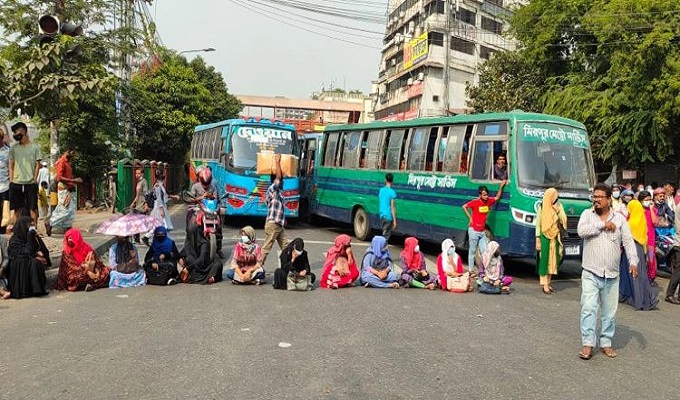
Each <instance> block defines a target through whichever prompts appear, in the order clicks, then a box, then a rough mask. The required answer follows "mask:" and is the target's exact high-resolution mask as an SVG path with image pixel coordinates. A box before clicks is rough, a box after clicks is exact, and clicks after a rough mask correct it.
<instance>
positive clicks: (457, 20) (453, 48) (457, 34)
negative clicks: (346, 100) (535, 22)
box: [373, 0, 522, 119]
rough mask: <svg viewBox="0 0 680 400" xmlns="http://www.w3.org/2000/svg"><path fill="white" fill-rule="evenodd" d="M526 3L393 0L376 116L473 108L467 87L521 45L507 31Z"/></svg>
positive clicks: (435, 113) (514, 0) (411, 115)
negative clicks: (489, 63)
mask: <svg viewBox="0 0 680 400" xmlns="http://www.w3.org/2000/svg"><path fill="white" fill-rule="evenodd" d="M521 2H522V1H521V0H390V2H389V6H388V7H389V8H388V17H387V27H386V30H385V38H384V40H383V43H384V46H383V49H382V57H381V61H380V67H379V68H380V71H379V74H378V80H377V81H375V82H374V88H373V91H374V94H377V96H375V97H376V99H375V107H374V110H375V111H374V112H375V119H410V118H415V117H419V116H420V117H427V116H439V115H450V114H459V113H464V112H467V111H468V108H467V106H466V95H465V87H466V84H467V82H472V83H476V82H477V81H478V73H477V68H478V66H479V64H480V63H481V62H483V61H485V60H488V59H489V58H491V57H492V56H493V53H495V52H497V51H500V50H514V49H515V44H514V41H512V40H511V39H508V38H506V37H505V36H504V35H503V32H504V31H505V30H506V27H507V26H506V25H507V19H508V17H509V16H510V15H511V9H512V8H513V7H515V6H516V5H517V4H520V3H521ZM447 47H448V48H447ZM447 67H448V68H447Z"/></svg>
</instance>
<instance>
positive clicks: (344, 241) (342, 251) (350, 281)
mask: <svg viewBox="0 0 680 400" xmlns="http://www.w3.org/2000/svg"><path fill="white" fill-rule="evenodd" d="M351 241H352V238H350V237H349V235H339V236H338V237H336V238H335V244H334V245H333V246H332V247H331V248H330V249H328V252H327V253H326V260H325V261H324V263H323V273H322V274H321V282H319V286H321V287H322V288H327V289H338V288H341V287H347V286H352V285H354V281H355V280H356V279H357V278H358V277H359V269H358V268H357V263H356V260H354V254H353V253H352V245H351Z"/></svg>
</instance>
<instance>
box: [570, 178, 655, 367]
mask: <svg viewBox="0 0 680 400" xmlns="http://www.w3.org/2000/svg"><path fill="white" fill-rule="evenodd" d="M611 195H612V190H611V188H610V187H609V186H607V185H605V184H604V183H598V184H597V185H595V189H594V190H593V207H592V208H589V209H587V210H585V211H583V213H582V214H581V218H580V219H579V221H578V235H579V236H580V237H581V238H583V259H582V267H583V272H582V274H581V322H580V326H581V341H582V345H583V347H582V348H581V351H580V352H579V357H580V358H581V359H583V360H590V358H591V357H592V356H593V349H594V348H595V346H596V345H597V334H596V329H597V314H598V311H599V312H600V320H601V326H602V329H601V332H600V336H599V342H600V348H601V349H602V353H604V355H606V356H607V357H609V358H614V357H616V356H617V355H618V354H617V353H616V351H615V350H614V349H613V348H612V338H613V337H614V331H615V330H616V319H615V317H616V309H617V307H618V305H619V264H620V262H621V247H623V249H624V250H625V252H626V257H628V264H629V266H628V271H625V272H627V273H629V274H630V276H631V278H633V279H646V277H645V276H643V277H638V269H637V265H638V262H639V261H640V260H639V259H638V254H637V251H636V249H635V242H634V240H633V235H632V234H631V231H630V228H629V227H628V223H627V221H626V218H625V217H624V216H623V215H621V214H620V213H617V212H614V211H613V210H612V208H611Z"/></svg>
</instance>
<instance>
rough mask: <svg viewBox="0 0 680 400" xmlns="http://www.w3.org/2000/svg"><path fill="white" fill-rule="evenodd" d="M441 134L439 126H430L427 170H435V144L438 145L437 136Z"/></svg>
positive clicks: (426, 158) (426, 154) (426, 160)
mask: <svg viewBox="0 0 680 400" xmlns="http://www.w3.org/2000/svg"><path fill="white" fill-rule="evenodd" d="M438 136H439V127H438V126H434V127H432V128H430V137H429V139H428V140H427V152H426V153H425V170H426V171H435V170H436V169H435V168H434V154H435V148H436V147H435V146H436V145H437V138H438Z"/></svg>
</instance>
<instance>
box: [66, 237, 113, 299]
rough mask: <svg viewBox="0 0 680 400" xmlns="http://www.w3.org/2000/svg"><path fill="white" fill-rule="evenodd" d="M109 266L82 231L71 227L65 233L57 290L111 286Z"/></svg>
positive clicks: (87, 289) (88, 289) (86, 289)
mask: <svg viewBox="0 0 680 400" xmlns="http://www.w3.org/2000/svg"><path fill="white" fill-rule="evenodd" d="M109 271H110V270H109V267H107V266H105V265H104V263H102V261H101V259H100V258H99V256H97V254H96V253H95V252H94V249H92V246H90V245H89V244H87V243H86V242H85V240H84V239H83V235H81V233H80V231H79V230H78V229H75V228H71V229H69V230H68V231H66V233H65V234H64V250H63V252H62V255H61V264H60V265H59V275H58V277H57V283H56V285H55V288H56V289H57V290H70V291H77V290H85V291H86V292H88V291H90V290H94V289H98V288H103V287H108V286H109Z"/></svg>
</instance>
